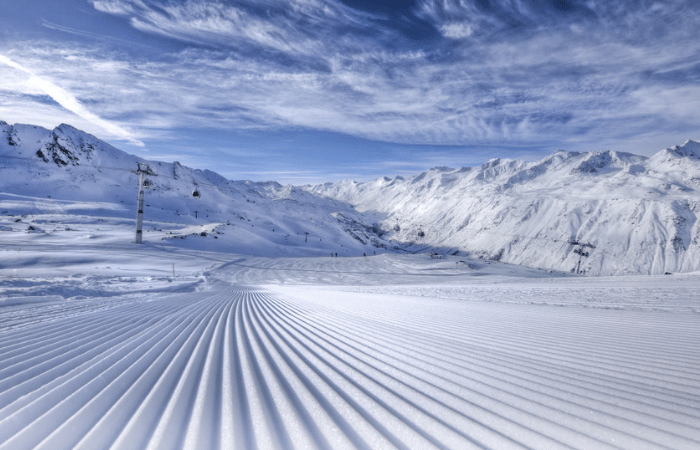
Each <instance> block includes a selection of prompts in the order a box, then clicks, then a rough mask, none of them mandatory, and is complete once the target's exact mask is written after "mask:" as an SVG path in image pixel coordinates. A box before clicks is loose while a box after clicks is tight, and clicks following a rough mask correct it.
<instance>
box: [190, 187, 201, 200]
mask: <svg viewBox="0 0 700 450" xmlns="http://www.w3.org/2000/svg"><path fill="white" fill-rule="evenodd" d="M192 197H194V198H201V197H202V196H201V195H200V194H199V191H198V190H197V189H195V190H194V191H192Z"/></svg>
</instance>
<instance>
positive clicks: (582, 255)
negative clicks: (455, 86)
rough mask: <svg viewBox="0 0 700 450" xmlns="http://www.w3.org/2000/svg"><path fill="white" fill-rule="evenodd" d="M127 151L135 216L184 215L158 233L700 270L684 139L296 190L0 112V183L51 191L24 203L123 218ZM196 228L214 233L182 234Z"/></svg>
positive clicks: (698, 198)
mask: <svg viewBox="0 0 700 450" xmlns="http://www.w3.org/2000/svg"><path fill="white" fill-rule="evenodd" d="M138 163H147V164H148V165H149V166H150V167H151V169H152V170H153V171H154V172H155V173H156V175H157V176H155V177H149V181H150V182H151V183H152V188H151V189H150V190H149V191H148V192H147V195H146V204H147V207H146V211H145V217H144V218H145V220H146V224H147V226H153V227H154V230H153V231H155V228H157V227H158V224H157V223H173V224H180V225H183V226H187V227H189V228H186V230H187V232H186V233H185V232H179V233H178V232H172V233H170V234H168V235H167V236H165V237H162V238H160V239H163V240H166V243H167V241H171V243H174V242H172V241H174V240H177V239H180V240H182V242H181V241H177V245H184V246H188V245H192V246H196V247H197V248H216V249H225V250H230V251H236V252H241V253H246V254H258V255H284V254H289V255H292V254H294V255H327V254H328V253H333V254H335V253H338V254H339V256H340V255H344V256H357V255H362V254H364V253H367V254H370V253H368V252H374V251H375V250H379V251H381V249H383V248H394V247H398V248H404V249H409V250H426V251H438V252H443V253H455V252H459V253H458V254H465V253H469V254H472V255H476V256H479V257H482V258H484V259H491V260H500V261H504V262H509V263H515V264H521V265H526V266H531V267H539V268H548V269H557V270H565V271H572V272H576V273H587V274H623V273H645V274H646V273H649V274H662V273H665V272H688V271H700V228H699V225H698V220H697V215H698V213H699V212H700V191H699V189H700V143H698V142H694V141H688V142H686V143H685V144H683V145H680V146H675V147H671V148H668V149H665V150H662V151H660V152H659V153H657V154H656V155H654V156H652V157H651V158H646V157H642V156H637V155H633V154H629V153H619V152H613V151H603V152H591V153H575V152H566V151H558V152H556V153H554V154H553V155H550V156H548V157H546V158H544V159H542V160H540V161H536V162H524V161H519V160H508V159H493V160H491V161H488V162H487V163H485V164H483V165H482V166H480V167H473V168H471V167H464V168H461V169H450V168H445V167H441V168H435V169H432V170H429V171H427V172H424V173H421V174H419V175H416V176H412V177H409V178H406V179H404V178H401V177H396V178H386V177H385V178H381V179H377V180H374V181H371V182H366V183H358V182H355V181H347V180H346V181H341V182H338V183H327V184H323V185H318V186H306V187H303V188H302V187H294V186H282V185H280V184H278V183H275V182H266V183H255V182H249V181H230V180H226V179H225V178H223V177H222V176H220V175H218V174H216V173H214V172H211V171H207V170H196V169H191V168H188V167H185V166H182V165H181V164H179V163H177V162H175V163H165V162H157V161H145V160H143V159H141V158H139V157H136V156H134V155H129V154H127V153H125V152H122V151H121V150H118V149H116V148H114V147H112V146H111V145H109V144H106V143H105V142H102V141H100V140H99V139H97V138H95V137H94V136H91V135H89V134H87V133H84V132H82V131H79V130H77V129H75V128H73V127H71V126H69V125H60V126H58V127H56V128H55V129H54V130H47V129H44V128H41V127H37V126H32V125H19V124H18V125H9V124H7V123H5V122H1V121H0V171H1V173H2V177H1V178H0V191H2V192H3V193H9V194H14V195H23V196H29V197H34V198H37V199H49V198H50V199H52V200H51V201H37V202H35V205H36V209H37V210H38V211H39V212H41V211H45V210H51V209H52V208H54V209H55V208H57V206H56V205H57V204H58V203H60V201H62V200H71V201H85V202H92V207H91V208H93V210H92V212H91V213H90V214H94V208H95V206H94V205H95V204H99V205H101V206H100V208H101V211H100V214H103V215H108V216H113V217H122V218H124V219H125V221H124V224H125V225H124V226H125V227H129V226H131V225H130V224H131V223H132V222H133V216H134V214H135V202H136V190H137V185H138V177H137V175H136V174H135V173H133V172H132V171H133V170H135V169H136V168H137V164H138ZM194 191H197V192H198V193H199V194H200V196H199V197H195V196H193V193H194ZM66 208H67V207H65V206H64V207H60V208H58V209H62V210H63V211H64V212H66ZM70 208H72V209H71V211H68V212H70V213H71V214H79V213H81V211H80V210H79V207H78V206H76V205H73V206H71V207H70ZM76 208H78V209H76ZM10 213H12V212H11V211H3V214H10ZM149 221H150V225H149ZM156 222H157V223H156ZM159 231H160V230H159ZM201 231H205V232H208V233H209V234H218V236H217V241H213V240H210V241H202V240H199V241H196V243H192V242H191V240H190V241H188V240H186V238H188V237H189V235H194V234H197V235H201ZM188 233H189V234H188ZM185 234H188V235H187V236H186V235H185ZM224 234H226V235H227V238H225V237H224V236H223V235H224ZM146 237H148V235H146ZM219 238H220V239H219Z"/></svg>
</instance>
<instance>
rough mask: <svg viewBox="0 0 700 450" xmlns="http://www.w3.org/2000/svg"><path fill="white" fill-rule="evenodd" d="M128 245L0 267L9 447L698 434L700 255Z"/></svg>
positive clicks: (0, 372)
mask: <svg viewBox="0 0 700 450" xmlns="http://www.w3.org/2000/svg"><path fill="white" fill-rule="evenodd" d="M104 250H109V251H110V252H112V253H113V254H117V253H119V250H118V249H117V248H116V247H115V246H112V247H110V248H102V247H100V245H96V246H95V247H93V248H90V247H86V246H83V247H82V248H79V249H78V250H77V251H78V254H79V255H80V261H81V263H82V264H87V263H88V260H90V259H94V260H95V261H98V260H99V258H100V257H101V255H102V252H103V251H104ZM127 250H129V249H124V250H123V251H122V258H121V259H120V258H113V259H114V260H115V261H117V262H118V264H116V265H114V266H113V268H112V271H111V272H110V271H109V270H106V269H104V270H103V271H102V274H101V277H102V278H101V283H102V285H101V286H102V288H103V291H102V292H103V295H101V296H98V295H91V296H86V295H74V294H76V293H78V294H81V293H82V291H76V290H75V289H76V288H75V286H73V285H71V284H70V282H71V278H76V279H78V280H83V278H82V277H83V275H82V274H81V273H80V272H81V266H80V265H76V266H72V267H73V269H74V271H75V272H76V273H75V274H74V277H65V271H66V270H70V268H71V266H70V265H69V266H68V267H66V266H65V265H63V266H61V265H59V264H55V265H54V266H52V264H51V263H48V262H47V263H45V266H44V269H43V272H42V274H41V275H39V274H38V273H37V272H32V270H33V269H31V266H30V265H24V267H23V268H21V269H19V272H14V273H15V275H17V277H14V278H12V277H6V276H5V275H7V274H8V272H9V269H7V268H4V269H0V274H2V275H4V276H5V277H4V278H3V283H2V290H1V291H0V292H4V293H6V294H8V293H9V296H8V298H11V297H14V298H17V299H21V298H25V299H27V298H28V297H26V296H25V297H21V294H22V290H23V289H24V290H26V291H25V292H24V294H31V293H33V294H35V295H34V297H33V301H25V302H17V303H16V304H10V305H8V306H4V307H1V308H0V449H13V450H14V449H30V448H37V449H62V448H65V449H72V448H76V449H100V448H115V449H116V448H124V449H137V448H153V449H170V448H189V449H202V448H207V449H218V448H222V449H223V448H239V449H253V448H260V449H268V448H284V449H286V448H366V449H382V448H404V449H421V448H426V449H428V448H443V449H444V448H449V449H463V448H499V449H501V448H506V449H507V448H555V449H556V448H583V449H588V448H596V449H597V448H628V449H645V448H650V449H657V448H659V449H660V448H671V449H694V448H698V446H700V425H699V424H700V375H698V374H700V351H698V348H697V345H696V343H697V342H698V341H699V340H700V322H698V320H697V317H698V315H697V314H698V313H699V312H700V298H699V297H698V296H697V295H693V294H694V293H695V292H697V289H698V288H700V276H698V275H693V274H690V275H678V276H670V277H668V276H667V277H663V276H659V277H640V276H636V277H626V278H622V279H620V278H613V277H611V278H596V279H590V278H588V279H586V280H582V279H581V278H580V277H573V276H564V274H556V273H553V274H550V273H548V272H544V271H537V272H535V271H532V270H531V269H524V268H519V267H513V266H508V265H505V264H499V263H494V264H483V265H482V266H478V265H477V263H478V261H476V260H473V261H471V260H470V261H469V263H470V264H471V267H469V266H466V265H465V264H458V262H459V261H458V259H457V258H454V259H447V260H444V259H443V260H437V261H436V260H433V259H431V258H430V257H429V256H428V255H410V256H401V255H381V256H376V257H375V256H372V257H358V258H330V257H326V258H291V259H285V258H260V257H245V256H242V255H227V254H222V253H212V252H196V251H192V250H188V249H182V250H173V249H172V248H168V247H166V246H150V247H149V248H147V249H146V250H142V249H139V250H138V251H137V252H136V253H135V254H133V256H130V255H131V252H128V251H127ZM25 251H26V252H27V254H26V255H24V256H22V255H19V256H16V258H18V259H22V258H30V259H31V258H32V257H33V256H32V252H31V250H21V252H22V254H24V252H25ZM56 252H57V254H59V255H60V254H63V252H64V251H63V250H62V249H57V250H56ZM139 252H146V253H139ZM17 253H20V252H19V251H18V252H17ZM146 254H149V255H150V258H152V259H154V260H159V259H165V258H166V257H167V256H168V255H170V256H171V257H173V258H174V259H176V260H188V261H189V266H188V270H189V272H187V273H180V274H178V275H176V277H175V278H174V279H173V278H172V277H168V276H165V275H164V274H163V273H161V274H160V275H158V273H159V270H160V269H158V268H154V267H153V266H152V265H151V264H147V263H145V262H144V257H145V256H146ZM47 256H49V255H47ZM47 260H48V261H50V258H47ZM167 265H169V264H164V266H165V267H167ZM453 266H454V267H453ZM165 267H164V268H163V270H164V269H165ZM379 267H381V268H383V269H382V270H379ZM138 269H140V270H141V273H142V274H143V275H144V276H143V277H141V278H140V279H137V280H131V282H130V284H131V287H130V289H126V290H125V289H122V288H121V287H120V284H119V283H120V282H121V283H122V284H124V283H127V281H128V278H127V277H125V276H124V273H128V272H130V271H135V270H138ZM183 270H184V269H180V271H181V272H182V271H183ZM24 271H26V272H24ZM149 271H150V272H149ZM528 271H529V272H528ZM146 275H147V276H146ZM168 278H171V279H170V280H168ZM178 279H179V280H178ZM407 279H411V280H413V284H410V285H409V284H406V283H404V281H405V280H407ZM359 280H361V281H362V282H358V281H359ZM93 281H94V280H93ZM168 281H170V283H168ZM244 282H247V283H255V284H245V283H244ZM42 283H43V284H51V285H53V290H52V291H51V292H50V293H49V292H45V291H38V290H37V289H38V286H39V285H41V284H42ZM113 283H114V284H113ZM159 283H160V284H159ZM173 283H174V285H173ZM168 284H170V285H171V286H170V287H167V285H168ZM149 286H150V289H148V287H149ZM137 287H142V288H143V289H141V290H139V289H137ZM109 289H111V291H110V290H109ZM635 289H636V290H635ZM567 292H568V295H567V294H566V293H567ZM626 292H627V293H629V295H628V296H625V295H621V294H623V293H626ZM642 292H647V293H648V294H649V298H644V297H643V296H641V295H640V296H639V300H638V301H637V302H636V303H635V302H634V298H635V297H637V295H639V294H640V293H642ZM42 293H43V296H42V295H41V294H42ZM61 293H63V294H64V295H65V297H66V298H62V297H61V295H59V294H61ZM108 294H109V295H108ZM587 298H597V300H598V302H597V303H589V302H587V301H586V299H587Z"/></svg>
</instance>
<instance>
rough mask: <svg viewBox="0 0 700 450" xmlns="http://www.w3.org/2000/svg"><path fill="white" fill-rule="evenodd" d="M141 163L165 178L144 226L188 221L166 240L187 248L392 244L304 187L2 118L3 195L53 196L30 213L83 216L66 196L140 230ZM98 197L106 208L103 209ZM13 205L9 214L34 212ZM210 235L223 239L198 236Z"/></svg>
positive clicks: (325, 248) (249, 250)
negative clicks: (152, 157)
mask: <svg viewBox="0 0 700 450" xmlns="http://www.w3.org/2000/svg"><path fill="white" fill-rule="evenodd" d="M138 163H144V164H147V165H148V166H149V167H150V168H151V170H152V171H153V172H154V173H155V174H156V176H153V177H148V181H150V183H151V185H152V187H151V188H150V189H149V190H148V191H147V192H146V207H145V211H144V220H145V227H144V228H145V231H149V230H148V227H153V228H158V229H162V228H163V227H162V226H161V225H159V224H163V223H176V224H180V225H183V226H189V228H187V229H186V230H187V231H186V232H173V233H172V236H171V235H170V234H169V235H168V236H167V237H166V238H165V240H166V241H167V240H177V242H176V244H177V245H180V246H188V245H190V246H193V247H197V248H211V249H219V250H222V249H223V250H229V251H234V252H241V253H246V254H257V255H284V254H293V255H328V254H329V253H331V252H333V253H334V254H335V253H338V256H341V255H343V256H358V255H362V254H363V253H367V252H370V254H371V253H372V252H373V251H377V250H380V249H382V248H384V247H385V246H388V245H390V243H388V242H386V241H384V240H382V239H381V238H379V237H378V236H377V235H376V234H375V233H373V231H372V228H371V224H372V222H371V221H369V222H368V220H369V219H368V217H369V216H368V215H361V214H359V213H357V212H356V211H355V210H354V209H353V208H352V207H351V206H349V205H347V204H345V203H342V202H338V201H336V200H332V199H329V198H325V197H321V196H318V195H315V194H312V193H309V192H308V191H306V190H303V189H300V188H296V187H293V186H282V185H280V184H278V183H275V182H267V183H256V182H249V181H230V180H227V179H225V178H224V177H222V176H220V175H219V174H217V173H214V172H211V171H208V170H196V169H191V168H188V167H185V166H183V165H181V164H179V163H177V162H175V163H165V162H158V161H146V160H144V159H142V158H139V157H137V156H134V155H130V154H127V153H125V152H123V151H121V150H119V149H116V148H114V147H113V146H111V145H109V144H107V143H105V142H103V141H100V140H99V139H97V138H96V137H94V136H92V135H89V134H87V133H84V132H82V131H80V130H77V129H75V128H73V127H72V126H70V125H65V124H63V125H60V126H58V127H56V128H55V129H53V130H47V129H44V128H41V127H38V126H33V125H20V124H16V125H9V124H7V123H6V122H2V121H0V174H1V176H0V191H1V192H2V193H6V194H14V195H22V196H28V197H33V198H37V199H46V200H42V201H36V202H34V205H35V206H36V208H35V209H37V211H29V212H28V213H29V214H34V213H37V212H39V213H41V212H47V213H48V212H51V211H52V210H62V211H64V212H68V213H71V214H80V213H81V211H80V207H79V206H78V205H76V204H72V205H69V206H67V205H65V204H63V203H61V202H62V201H65V200H70V201H82V202H91V204H90V205H91V206H90V212H89V214H93V215H94V214H98V213H99V214H101V215H106V216H111V217H122V218H124V219H128V221H124V226H125V227H126V228H129V227H132V226H133V219H134V218H135V214H136V212H135V204H136V197H137V190H138V175H136V174H135V173H133V172H132V171H135V170H136V169H137V165H138ZM195 191H197V194H198V195H197V196H195V195H193V194H194V192H195ZM49 199H50V200H49ZM95 202H97V203H98V204H99V205H101V206H99V207H98V209H99V210H100V211H98V212H95ZM76 208H77V209H76ZM10 209H11V208H8V210H6V211H2V213H3V214H5V215H7V214H13V213H16V214H23V213H27V211H22V212H20V211H11V210H10ZM67 209H69V211H68V210H67ZM82 212H86V211H82ZM86 213H87V212H86ZM202 232H204V233H205V234H206V233H209V234H210V235H214V236H216V241H214V240H213V239H210V240H209V242H207V241H206V240H203V239H191V238H190V236H193V235H197V236H201V234H202ZM224 234H225V235H226V236H223V235H224ZM210 237H212V236H210ZM147 239H148V234H146V237H145V240H147ZM188 239H189V240H188Z"/></svg>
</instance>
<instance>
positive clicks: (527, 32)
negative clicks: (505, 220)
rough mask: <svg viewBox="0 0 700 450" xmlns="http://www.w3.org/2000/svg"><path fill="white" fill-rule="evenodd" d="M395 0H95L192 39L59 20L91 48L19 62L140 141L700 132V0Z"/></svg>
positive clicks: (575, 138) (627, 146)
mask: <svg viewBox="0 0 700 450" xmlns="http://www.w3.org/2000/svg"><path fill="white" fill-rule="evenodd" d="M395 3H396V4H398V3H399V2H394V3H386V5H389V6H385V7H384V6H382V7H372V5H380V4H381V2H356V1H352V0H343V1H339V0H286V1H283V0H277V1H268V0H257V1H249V0H241V1H237V2H224V1H214V0H171V1H167V2H166V1H157V0H94V1H93V2H92V4H93V6H94V8H95V13H96V14H99V15H104V16H106V17H110V18H119V19H120V20H123V21H124V22H125V23H126V24H128V26H129V27H130V28H131V29H132V30H136V31H139V32H143V33H146V34H147V35H148V36H155V37H158V38H159V39H163V40H164V41H165V42H177V43H178V45H172V46H171V45H169V44H162V43H161V44H159V45H162V51H160V52H150V53H141V52H140V50H139V49H138V48H137V46H129V44H128V42H126V41H125V40H121V41H120V40H117V39H111V40H110V39H99V38H98V37H94V36H92V37H91V35H90V34H89V33H83V32H82V31H81V30H76V29H75V28H74V27H73V28H71V27H66V26H63V25H59V24H53V22H52V24H51V26H52V27H53V28H52V29H55V30H56V32H65V33H66V34H67V35H70V36H84V37H85V39H91V40H90V41H89V43H88V44H86V43H85V42H75V41H70V40H69V41H63V42H46V41H32V42H16V43H13V44H12V45H10V46H9V48H10V50H9V51H11V52H13V53H12V55H21V58H22V64H23V66H24V67H26V68H28V69H29V70H31V71H33V72H34V73H36V74H37V76H39V77H41V78H44V79H46V80H52V82H54V83H55V84H56V85H60V86H61V87H63V88H64V89H65V90H66V91H67V92H71V93H72V94H73V95H74V96H75V98H79V99H81V103H83V104H84V105H87V106H88V107H89V109H90V111H94V113H95V114H98V115H99V116H100V117H108V118H111V119H113V120H114V121H118V122H119V123H126V124H129V127H130V128H132V129H134V130H138V135H139V136H149V137H159V138H162V137H167V135H168V130H173V129H175V128H181V129H182V128H188V129H218V130H226V129H236V130H245V129H273V130H274V129H280V128H293V129H308V130H321V131H332V132H338V133H344V134H347V135H350V136H356V137H360V138H365V139H371V140H375V141H387V142H393V143H403V144H426V145H427V144H430V145H458V146H459V145H462V146H465V148H466V147H469V148H472V149H473V148H474V146H478V145H481V146H483V147H484V148H491V146H493V145H503V146H509V147H512V148H515V147H521V148H532V147H536V146H539V147H540V148H542V149H543V150H542V151H550V150H552V149H556V148H569V149H572V150H577V149H578V150H596V149H600V148H617V149H621V150H635V151H639V149H640V147H641V148H643V146H644V145H650V144H649V143H650V142H653V143H654V144H653V145H654V146H653V147H651V148H649V151H652V150H656V149H657V147H656V143H657V142H665V144H663V146H667V145H671V144H673V143H676V142H677V141H678V140H684V139H685V138H688V137H691V138H692V137H700V136H697V123H699V122H700V108H698V106H700V77H699V76H698V75H697V73H698V71H697V70H696V69H697V68H698V67H700V41H698V40H697V39H696V38H695V37H694V36H695V34H694V33H695V30H696V29H697V28H698V26H700V5H696V4H695V3H693V2H690V1H670V0H659V1H656V2H648V3H646V2H641V4H640V2H632V1H622V2H604V1H600V0H589V1H587V2H570V1H566V2H563V1H549V0H535V1H528V2H525V1H519V0H480V1H476V0H451V1H443V0H440V1H438V0H421V1H407V2H400V3H401V4H402V5H404V6H402V7H400V8H399V7H395V8H394V9H391V8H392V7H393V6H391V5H394V4H395ZM668 24H673V25H672V26H670V25H668ZM81 33H82V34H81ZM76 39H77V38H76ZM150 45H156V43H154V42H151V43H150ZM8 54H9V53H8ZM47 60H50V61H51V64H49V65H47V64H45V62H46V61H47ZM681 111H682V113H681ZM692 133H695V134H692ZM451 157H452V156H450V158H451ZM416 161H418V160H416Z"/></svg>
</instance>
